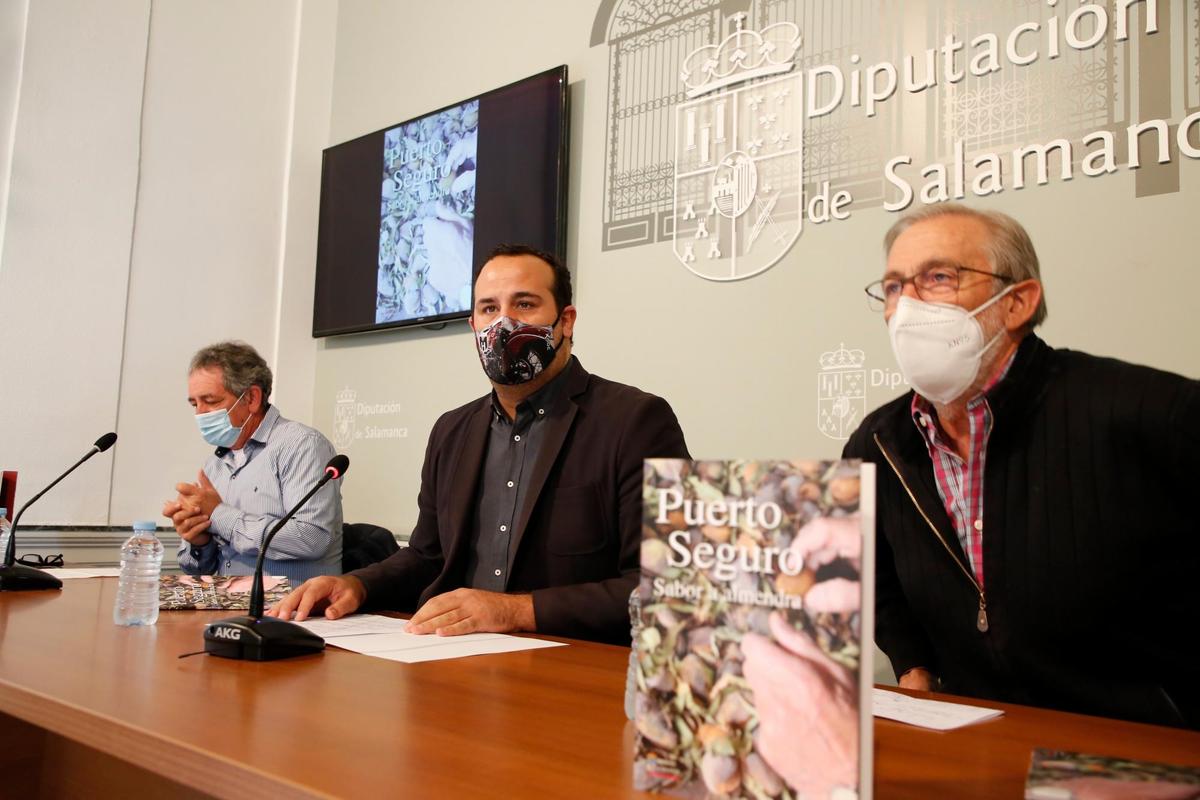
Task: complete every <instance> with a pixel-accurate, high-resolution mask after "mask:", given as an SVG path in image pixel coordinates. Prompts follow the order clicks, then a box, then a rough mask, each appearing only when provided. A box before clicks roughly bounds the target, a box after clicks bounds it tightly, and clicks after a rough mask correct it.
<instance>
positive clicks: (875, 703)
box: [871, 689, 1004, 731]
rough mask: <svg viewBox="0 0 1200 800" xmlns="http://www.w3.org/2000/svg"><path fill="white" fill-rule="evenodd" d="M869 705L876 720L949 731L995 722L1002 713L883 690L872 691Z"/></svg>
mask: <svg viewBox="0 0 1200 800" xmlns="http://www.w3.org/2000/svg"><path fill="white" fill-rule="evenodd" d="M871 703H872V706H871V710H872V712H873V713H874V714H875V716H877V717H883V718H884V719H892V720H895V721H897V722H904V723H906V724H908V725H916V726H917V727H920V728H929V729H930V730H935V731H952V730H954V729H955V728H961V727H964V726H966V725H973V724H975V723H976V722H983V721H984V720H989V719H994V718H995V717H999V716H1001V715H1002V714H1003V713H1004V712H1003V711H1001V710H1000V709H998V708H981V707H980V706H967V705H963V704H961V703H946V702H943V701H941V700H922V699H920V698H917V697H909V696H908V695H906V694H900V693H899V692H889V691H887V690H886V689H875V691H874V693H873V694H872V696H871Z"/></svg>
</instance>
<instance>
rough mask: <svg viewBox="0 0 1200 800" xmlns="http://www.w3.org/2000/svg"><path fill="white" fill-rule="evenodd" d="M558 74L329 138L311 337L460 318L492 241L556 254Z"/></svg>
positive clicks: (559, 233) (562, 167) (561, 141)
mask: <svg viewBox="0 0 1200 800" xmlns="http://www.w3.org/2000/svg"><path fill="white" fill-rule="evenodd" d="M567 114H568V112H567V68H566V66H561V67H556V68H554V69H551V70H547V71H546V72H542V73H539V74H537V75H533V76H531V77H529V78H526V79H524V80H521V81H517V82H516V83H512V84H509V85H508V86H504V87H501V88H499V89H494V90H492V91H490V92H485V93H484V94H481V95H478V96H477V97H472V98H470V99H468V100H464V101H462V102H460V103H453V104H451V105H448V106H446V107H445V108H441V109H438V110H437V111H433V112H431V113H429V114H425V115H423V116H420V117H416V118H414V119H410V120H408V121H406V122H401V123H398V124H396V125H389V126H388V127H386V128H384V129H382V130H378V131H375V132H374V133H368V134H366V135H365V136H360V137H358V138H357V139H352V140H350V141H348V142H343V143H342V144H338V145H334V146H333V147H330V148H328V149H326V150H325V151H324V155H323V158H322V163H321V210H320V223H319V225H320V227H319V229H318V233H317V275H316V296H315V301H314V304H313V336H314V337H320V336H331V335H334V334H339V333H355V332H359V331H373V330H382V329H388V328H399V327H404V326H410V325H428V324H431V323H442V322H446V321H448V320H453V319H465V318H466V317H468V316H470V313H471V303H472V300H471V289H472V286H473V284H474V275H475V269H477V268H478V267H479V266H480V260H481V259H482V258H483V257H485V256H486V255H487V253H488V252H490V251H491V250H492V248H494V247H495V246H496V245H497V244H501V243H505V242H512V243H521V244H529V245H532V246H534V247H538V248H540V249H542V250H546V251H549V252H551V253H555V254H557V255H558V256H559V257H560V258H562V257H563V255H564V251H565V249H566V241H565V240H566V190H567Z"/></svg>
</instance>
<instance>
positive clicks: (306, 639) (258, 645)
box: [204, 455, 350, 661]
mask: <svg viewBox="0 0 1200 800" xmlns="http://www.w3.org/2000/svg"><path fill="white" fill-rule="evenodd" d="M349 468H350V459H349V458H347V457H346V456H343V455H336V456H334V457H333V458H331V459H329V463H328V464H326V465H325V473H324V474H323V475H322V476H321V479H320V480H319V481H317V484H316V486H314V487H313V488H312V489H310V490H309V492H308V494H306V495H304V497H302V498H300V502H299V503H296V505H295V507H294V508H293V509H292V510H291V511H289V512H288V513H287V515H286V516H285V517H284V518H283V519H281V520H279V522H277V523H275V527H274V528H272V529H271V531H270V533H268V534H267V535H266V536H265V537H263V541H262V545H261V546H260V547H259V548H258V562H257V563H256V564H255V566H254V583H253V585H252V587H251V589H250V609H249V610H250V613H249V614H247V615H246V616H244V617H230V618H229V619H222V620H218V621H217V622H213V623H211V624H210V625H209V626H208V627H206V628H205V629H204V650H205V652H208V653H211V654H212V655H214V656H221V657H222V658H237V659H245V660H249V661H274V660H276V659H279V658H291V657H292V656H302V655H305V654H307V653H316V652H319V651H321V650H323V649H324V648H325V640H324V639H322V638H321V637H320V636H317V635H316V634H314V633H310V632H309V631H308V630H307V629H306V628H304V627H302V626H300V625H297V624H296V623H294V622H287V621H286V620H282V619H276V618H275V617H264V616H263V604H264V600H263V559H265V558H266V556H267V547H268V546H269V545H270V544H271V540H272V539H274V538H275V534H277V533H279V531H280V529H281V528H282V527H283V526H284V525H286V524H287V522H288V520H290V519H291V518H292V517H293V516H295V514H296V512H297V511H299V510H300V509H301V508H303V507H304V504H305V503H307V502H308V500H309V498H311V497H312V496H313V495H314V494H316V493H317V492H318V491H319V490H320V488H321V487H322V486H324V485H325V484H327V483H329V482H330V481H332V480H337V479H338V478H340V477H342V476H343V475H345V474H346V470H348V469H349Z"/></svg>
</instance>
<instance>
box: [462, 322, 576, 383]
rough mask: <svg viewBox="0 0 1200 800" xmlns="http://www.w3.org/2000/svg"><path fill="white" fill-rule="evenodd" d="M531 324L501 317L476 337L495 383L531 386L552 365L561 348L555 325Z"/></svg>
mask: <svg viewBox="0 0 1200 800" xmlns="http://www.w3.org/2000/svg"><path fill="white" fill-rule="evenodd" d="M557 324H558V317H555V318H554V322H552V323H551V324H549V325H531V324H528V323H525V322H520V321H518V320H515V319H512V318H511V317H499V318H497V319H496V320H495V321H493V322H492V324H491V325H488V326H487V327H486V328H483V329H482V330H480V331H477V332H476V334H475V344H476V345H477V347H478V349H479V361H480V363H482V364H483V371H484V372H485V373H486V374H487V376H488V378H490V379H491V380H492V381H494V382H495V383H500V384H504V385H506V386H515V385H517V384H521V383H528V382H529V381H531V380H533V379H534V378H535V377H536V376H537V375H538V373H540V372H541V371H542V370H544V369H545V368H546V367H548V366H550V362H551V361H553V360H554V353H555V352H556V351H557V349H558V346H557V345H555V344H554V326H555V325H557ZM560 344H561V342H560Z"/></svg>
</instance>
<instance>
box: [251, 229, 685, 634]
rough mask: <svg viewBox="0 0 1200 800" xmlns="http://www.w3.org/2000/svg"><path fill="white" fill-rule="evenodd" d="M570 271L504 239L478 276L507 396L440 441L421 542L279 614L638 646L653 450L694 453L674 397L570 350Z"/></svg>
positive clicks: (316, 584)
mask: <svg viewBox="0 0 1200 800" xmlns="http://www.w3.org/2000/svg"><path fill="white" fill-rule="evenodd" d="M575 318H576V310H575V307H574V306H573V305H572V304H571V283H570V273H569V272H568V271H567V270H566V269H565V268H564V267H563V266H562V265H561V264H559V262H558V261H557V259H555V258H554V257H553V256H552V255H549V254H547V253H542V252H539V251H537V250H533V249H532V248H528V247H524V246H520V245H503V246H501V247H500V248H497V249H496V251H494V252H493V253H492V255H491V256H490V257H489V258H488V260H487V261H486V262H485V263H484V266H483V268H482V269H481V270H480V272H479V276H478V277H477V278H476V282H475V305H474V309H473V313H472V317H471V327H472V329H473V330H474V331H475V334H476V349H477V351H478V353H479V357H480V361H481V363H482V365H483V368H484V372H485V373H486V374H487V376H488V378H489V380H490V381H491V383H492V389H493V390H492V392H491V393H490V394H489V395H486V396H484V397H481V398H480V399H478V400H475V401H474V402H471V403H468V404H467V405H465V406H462V407H461V408H457V409H455V410H453V411H449V412H447V413H445V414H443V415H442V417H441V418H440V419H439V420H438V421H437V423H436V424H435V425H434V427H433V430H432V432H431V433H430V435H429V444H428V447H427V449H426V453H425V464H424V466H423V468H422V471H421V490H420V494H419V495H418V498H417V504H418V507H419V513H418V517H417V524H416V527H415V528H414V529H413V532H412V536H411V537H410V539H409V546H408V547H406V548H403V549H401V550H400V551H399V552H397V553H395V554H393V555H392V556H391V557H389V558H387V559H385V560H384V561H382V562H379V563H377V564H373V565H371V566H368V567H366V568H364V569H360V570H355V571H354V572H351V573H349V574H347V575H344V576H340V577H328V576H327V577H323V578H321V579H319V580H310V581H307V582H306V583H304V584H303V585H301V586H300V587H299V588H298V589H297V590H296V591H294V592H292V594H290V595H289V596H288V597H287V598H285V599H284V600H283V601H281V602H280V603H279V604H278V605H277V606H276V608H274V609H273V610H272V612H271V613H272V614H274V615H276V616H282V617H284V618H287V616H288V615H290V614H291V613H292V612H293V611H294V612H295V613H296V618H297V619H304V618H305V617H307V616H308V614H309V613H311V612H312V611H313V609H314V608H317V609H319V608H321V607H324V609H325V616H326V617H328V618H330V619H337V618H338V617H341V616H343V615H345V614H349V613H351V612H353V611H354V610H356V609H358V608H359V607H360V606H364V605H365V606H367V607H371V608H384V609H395V610H402V611H412V610H416V613H415V614H414V616H413V618H412V620H411V622H410V625H409V630H410V631H412V632H414V633H435V632H436V633H439V634H443V635H453V634H461V633H472V632H478V631H492V632H501V633H504V632H512V631H537V632H539V633H548V634H555V635H560V636H569V637H576V638H585V639H594V640H598V641H610V642H620V643H628V642H629V617H628V602H629V595H630V592H632V590H633V588H634V586H635V585H636V583H637V576H638V572H639V554H640V548H641V538H642V532H641V503H642V460H643V459H645V458H652V457H666V458H670V457H678V458H688V457H689V456H688V451H687V446H686V444H685V443H684V438H683V432H682V430H680V427H679V423H678V421H677V420H676V418H675V414H674V412H673V411H672V410H671V407H670V406H669V405H668V404H667V402H666V401H665V400H663V399H662V398H659V397H655V396H654V395H650V394H647V393H645V392H642V391H640V390H638V389H635V388H633V387H631V386H625V385H623V384H619V383H614V382H612V381H608V380H605V379H604V378H600V377H598V376H595V375H591V374H589V373H588V372H587V371H586V370H585V369H584V368H583V366H582V365H581V364H580V363H579V361H578V359H576V358H575V357H574V356H572V355H571V348H572V334H573V331H574V327H575Z"/></svg>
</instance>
